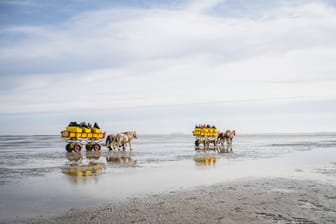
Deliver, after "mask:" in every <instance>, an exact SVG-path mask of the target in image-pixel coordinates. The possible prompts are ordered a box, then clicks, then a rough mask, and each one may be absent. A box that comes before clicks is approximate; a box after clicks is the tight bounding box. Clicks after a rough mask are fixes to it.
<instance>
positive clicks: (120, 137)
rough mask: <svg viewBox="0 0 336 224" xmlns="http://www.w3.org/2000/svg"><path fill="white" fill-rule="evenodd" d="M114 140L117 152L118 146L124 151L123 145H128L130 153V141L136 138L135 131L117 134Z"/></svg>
mask: <svg viewBox="0 0 336 224" xmlns="http://www.w3.org/2000/svg"><path fill="white" fill-rule="evenodd" d="M115 138H116V144H117V147H118V150H119V147H120V146H123V150H125V144H126V145H127V144H129V147H130V151H132V140H133V138H137V134H136V132H135V131H126V132H122V133H119V134H117V135H116V136H115Z"/></svg>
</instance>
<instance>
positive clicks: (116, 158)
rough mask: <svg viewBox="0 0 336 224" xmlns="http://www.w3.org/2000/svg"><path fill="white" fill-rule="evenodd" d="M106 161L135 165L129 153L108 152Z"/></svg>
mask: <svg viewBox="0 0 336 224" xmlns="http://www.w3.org/2000/svg"><path fill="white" fill-rule="evenodd" d="M106 161H107V162H109V163H115V164H123V165H136V163H137V161H136V160H134V158H133V154H132V152H130V151H109V152H108V153H107V155H106Z"/></svg>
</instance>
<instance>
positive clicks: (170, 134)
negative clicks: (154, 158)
mask: <svg viewBox="0 0 336 224" xmlns="http://www.w3.org/2000/svg"><path fill="white" fill-rule="evenodd" d="M191 132H192V131H190V133H163V134H148V133H147V134H141V133H140V134H141V136H167V135H168V136H179V135H181V136H188V135H189V136H191V137H193V136H192V134H191ZM107 133H109V132H107ZM237 135H240V136H255V135H261V136H267V135H279V136H283V135H294V136H295V135H336V132H269V133H237ZM0 136H2V137H7V136H8V137H13V136H52V137H54V136H60V138H61V135H60V134H31V135H29V134H0Z"/></svg>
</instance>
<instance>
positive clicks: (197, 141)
mask: <svg viewBox="0 0 336 224" xmlns="http://www.w3.org/2000/svg"><path fill="white" fill-rule="evenodd" d="M199 145H200V142H199V140H198V139H197V140H196V141H195V146H196V147H198V146H199Z"/></svg>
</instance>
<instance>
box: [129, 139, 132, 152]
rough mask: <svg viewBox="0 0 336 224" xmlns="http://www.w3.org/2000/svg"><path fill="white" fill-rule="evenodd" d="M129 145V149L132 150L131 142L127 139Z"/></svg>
mask: <svg viewBox="0 0 336 224" xmlns="http://www.w3.org/2000/svg"><path fill="white" fill-rule="evenodd" d="M129 147H130V151H132V150H133V149H132V143H131V141H129Z"/></svg>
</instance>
